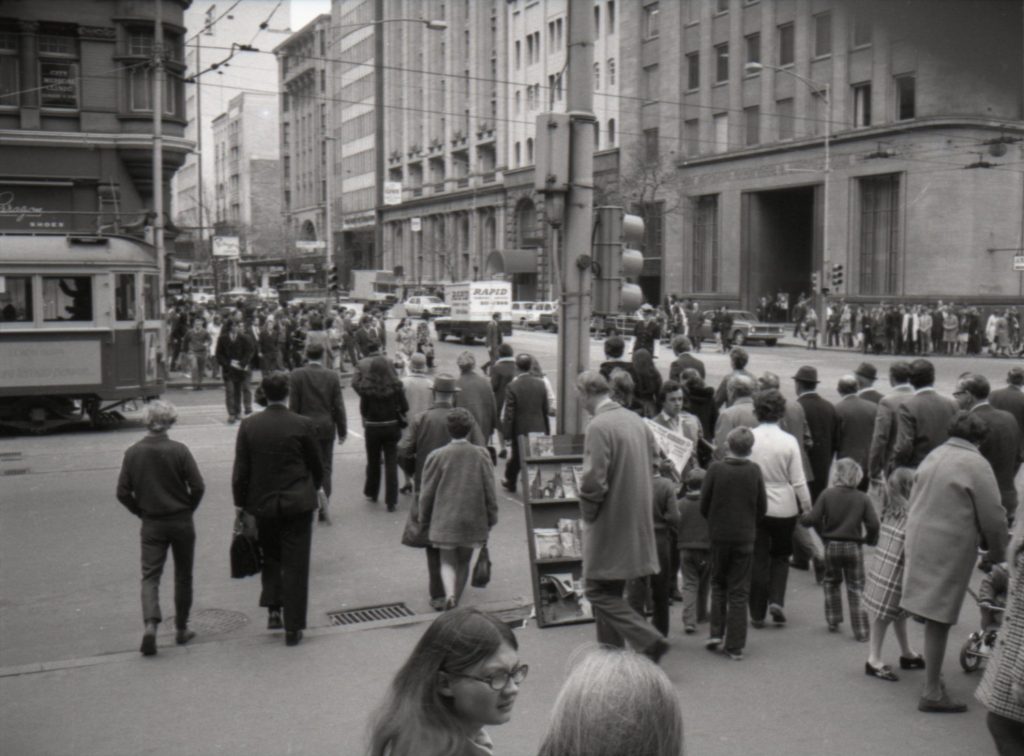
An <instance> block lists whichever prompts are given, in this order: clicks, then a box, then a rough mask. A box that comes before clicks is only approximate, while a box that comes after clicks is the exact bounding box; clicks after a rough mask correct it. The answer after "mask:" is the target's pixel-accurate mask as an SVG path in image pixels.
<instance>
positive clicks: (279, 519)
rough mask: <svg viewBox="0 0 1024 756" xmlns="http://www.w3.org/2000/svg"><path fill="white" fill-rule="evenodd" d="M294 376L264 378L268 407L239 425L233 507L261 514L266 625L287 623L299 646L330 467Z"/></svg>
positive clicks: (291, 640)
mask: <svg viewBox="0 0 1024 756" xmlns="http://www.w3.org/2000/svg"><path fill="white" fill-rule="evenodd" d="M288 383H289V380H288V376H287V375H286V374H285V373H270V374H268V375H266V376H264V377H263V382H262V386H263V393H264V395H265V396H266V398H267V408H266V409H265V410H264V411H263V412H260V413H259V414H257V415H253V416H252V417H247V418H246V419H245V420H243V421H242V424H241V426H240V427H239V429H238V437H237V439H236V441H235V466H234V470H233V472H232V475H231V489H232V494H233V496H234V501H235V509H236V510H238V511H239V512H244V513H245V514H246V515H249V516H251V517H255V518H256V521H257V528H258V533H259V541H260V549H261V550H262V551H263V575H262V582H263V591H262V593H261V594H260V606H265V607H267V612H268V617H267V629H269V630H277V629H280V628H281V627H284V630H285V643H286V644H287V645H289V646H296V645H298V644H299V642H300V641H301V640H302V631H303V630H304V629H305V628H306V607H307V605H308V602H309V552H310V546H311V545H312V540H313V512H314V511H316V508H317V495H316V491H317V489H318V488H320V486H321V485H322V484H323V474H324V468H323V461H322V457H321V452H320V445H319V444H318V443H317V439H316V430H315V429H314V426H313V421H312V420H310V419H309V418H307V417H302V416H301V415H298V414H296V413H294V412H291V411H290V410H289V409H288V406H287V405H288ZM282 609H283V610H284V616H283V618H282Z"/></svg>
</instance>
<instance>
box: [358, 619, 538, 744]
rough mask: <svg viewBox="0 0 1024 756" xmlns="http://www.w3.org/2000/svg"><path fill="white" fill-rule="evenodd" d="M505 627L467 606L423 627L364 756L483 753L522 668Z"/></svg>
mask: <svg viewBox="0 0 1024 756" xmlns="http://www.w3.org/2000/svg"><path fill="white" fill-rule="evenodd" d="M518 650H519V643H518V641H516V638H515V636H514V635H513V634H512V631H511V630H510V629H509V627H508V625H506V624H504V623H503V622H500V621H498V620H497V619H495V618H494V617H492V616H490V615H488V614H483V613H482V612H479V611H477V610H476V609H472V608H460V609H452V610H450V611H447V612H445V613H444V614H442V615H441V616H440V617H438V618H437V619H436V620H434V622H433V623H432V624H431V625H430V627H429V628H427V631H426V632H425V633H424V634H423V637H422V638H420V641H419V643H417V644H416V647H415V648H414V649H413V651H412V654H411V655H410V656H409V658H408V660H406V662H405V664H403V665H402V668H401V669H400V670H398V674H397V675H395V679H394V680H393V681H392V683H391V687H390V688H389V689H388V694H387V697H386V698H385V699H384V702H383V703H382V704H381V705H380V707H379V708H378V709H377V713H376V715H375V716H374V718H373V719H372V721H371V724H370V748H369V754H370V756H488V755H489V754H492V753H493V749H492V746H491V739H490V737H489V736H488V734H487V732H486V731H485V730H484V729H483V728H484V727H486V726H489V725H500V724H504V723H505V722H507V721H509V719H510V718H511V717H512V707H513V705H514V704H515V701H516V696H518V695H519V686H520V685H521V684H522V682H523V680H525V679H526V673H527V672H528V671H529V667H527V665H525V664H520V663H519V653H518Z"/></svg>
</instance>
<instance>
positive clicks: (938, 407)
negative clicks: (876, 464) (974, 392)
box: [893, 359, 957, 468]
mask: <svg viewBox="0 0 1024 756" xmlns="http://www.w3.org/2000/svg"><path fill="white" fill-rule="evenodd" d="M934 383H935V366H934V365H932V363H931V362H929V361H928V360H923V359H918V360H914V361H913V362H911V363H910V385H911V386H913V387H914V395H913V396H912V397H911V398H910V399H908V400H907V401H906V402H904V403H903V404H902V405H900V408H899V413H898V414H897V416H896V417H897V425H896V445H895V447H894V448H893V460H894V461H895V463H896V466H897V467H915V468H916V467H917V466H918V465H919V464H921V460H923V459H924V458H925V457H927V456H928V453H929V452H930V451H931V450H932V449H934V448H935V447H937V446H939V445H940V444H942V443H943V442H945V440H946V439H947V438H949V421H950V420H952V419H953V415H955V414H956V411H957V406H956V402H955V401H954V400H953V399H951V398H949V397H947V396H942V395H941V394H940V393H939V392H937V391H936V390H935V386H934V385H933V384H934Z"/></svg>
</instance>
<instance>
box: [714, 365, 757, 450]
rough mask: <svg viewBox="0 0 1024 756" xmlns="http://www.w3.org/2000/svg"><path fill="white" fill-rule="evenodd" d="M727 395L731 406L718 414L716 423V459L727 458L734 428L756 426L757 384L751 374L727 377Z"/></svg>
mask: <svg viewBox="0 0 1024 756" xmlns="http://www.w3.org/2000/svg"><path fill="white" fill-rule="evenodd" d="M726 385H727V387H728V388H727V389H726V391H727V396H728V399H729V406H728V407H726V408H725V409H724V410H722V411H721V413H720V414H719V415H718V421H717V422H716V423H715V451H714V457H715V459H718V460H721V459H725V456H726V454H727V453H728V452H729V445H728V444H727V443H726V438H728V436H729V431H731V430H732V429H733V428H739V427H740V426H742V427H744V428H756V427H757V425H758V419H757V415H755V414H754V389H755V388H757V384H756V383H755V382H754V379H753V378H752V377H751V376H750V375H743V374H739V375H732V376H729V378H728V379H727V384H726Z"/></svg>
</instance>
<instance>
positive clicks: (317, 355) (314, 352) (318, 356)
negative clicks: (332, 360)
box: [306, 341, 324, 360]
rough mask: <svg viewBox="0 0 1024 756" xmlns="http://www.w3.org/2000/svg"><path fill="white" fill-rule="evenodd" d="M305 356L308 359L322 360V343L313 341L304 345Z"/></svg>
mask: <svg viewBox="0 0 1024 756" xmlns="http://www.w3.org/2000/svg"><path fill="white" fill-rule="evenodd" d="M306 357H307V358H309V359H310V360H322V359H323V357H324V345H323V344H321V343H319V342H316V341H314V342H313V343H312V344H307V345H306Z"/></svg>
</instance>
